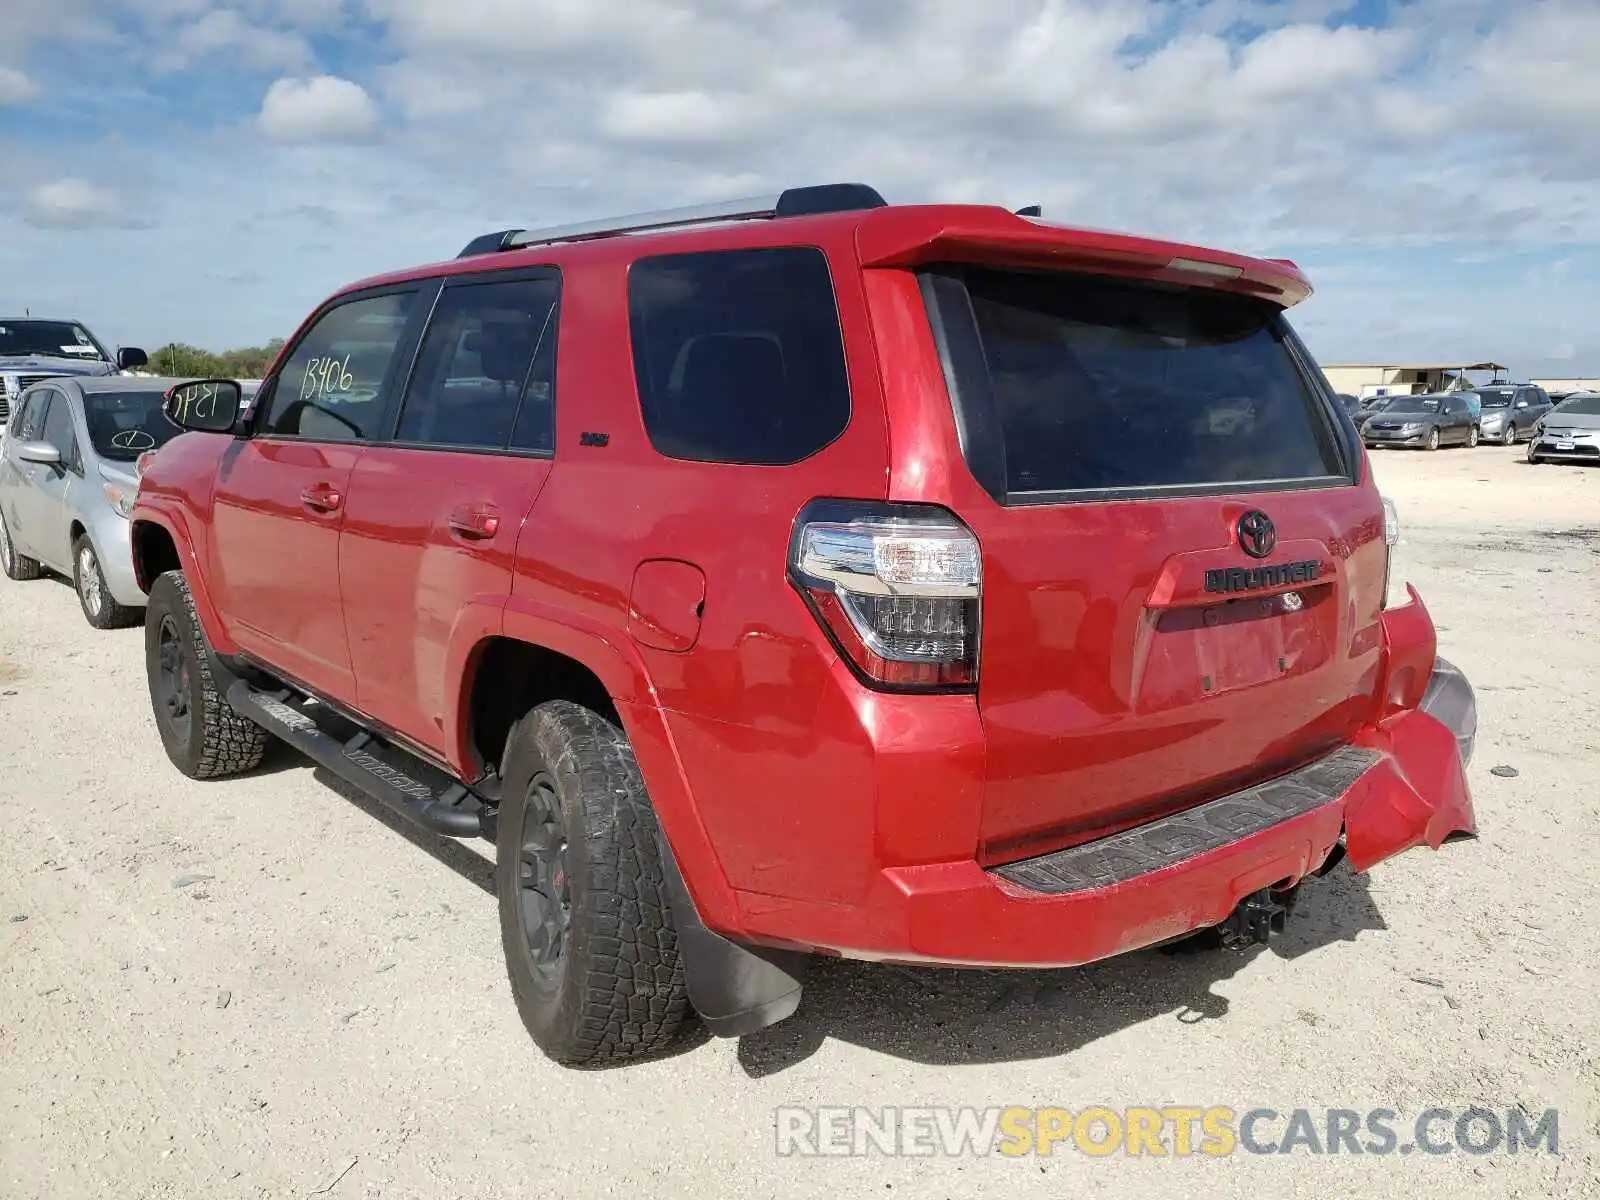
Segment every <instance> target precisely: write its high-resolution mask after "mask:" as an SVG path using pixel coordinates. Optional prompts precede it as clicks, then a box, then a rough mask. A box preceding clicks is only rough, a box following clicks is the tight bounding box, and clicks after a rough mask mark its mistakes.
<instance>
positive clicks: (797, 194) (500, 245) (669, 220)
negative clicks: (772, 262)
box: [456, 183, 888, 258]
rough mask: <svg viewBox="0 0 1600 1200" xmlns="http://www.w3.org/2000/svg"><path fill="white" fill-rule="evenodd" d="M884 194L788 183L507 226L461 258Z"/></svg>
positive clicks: (866, 201)
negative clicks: (769, 191) (678, 204)
mask: <svg viewBox="0 0 1600 1200" xmlns="http://www.w3.org/2000/svg"><path fill="white" fill-rule="evenodd" d="M887 205H888V201H886V200H885V199H884V198H883V197H882V196H880V195H879V194H878V193H877V191H876V190H875V189H873V188H870V187H868V186H867V185H866V184H864V183H823V184H816V185H814V186H811V187H795V188H788V189H787V190H785V191H782V192H779V193H778V194H777V195H776V196H761V197H752V198H749V199H745V200H728V201H723V202H722V203H718V204H699V205H693V206H691V207H688V208H668V209H663V210H661V211H660V212H650V213H639V214H637V215H635V216H631V217H611V218H608V219H606V220H603V221H584V222H580V223H578V224H576V225H556V226H552V227H551V228H549V229H502V230H500V231H498V232H496V233H486V234H483V235H482V236H480V237H475V238H473V239H472V240H471V241H470V242H468V243H467V244H466V247H465V248H464V249H463V250H462V251H461V253H460V254H458V255H456V257H457V258H471V257H474V256H476V255H479V254H494V253H497V252H499V251H502V250H520V249H522V248H523V247H525V246H548V245H552V244H554V243H556V242H585V241H591V240H593V239H595V238H604V237H614V236H616V235H618V234H623V233H644V232H646V231H651V230H663V229H681V228H685V227H688V226H692V225H711V224H719V223H722V222H726V221H757V220H764V219H770V218H775V217H810V216H816V215H818V214H821V213H835V212H859V211H861V210H863V209H869V208H885V207H887Z"/></svg>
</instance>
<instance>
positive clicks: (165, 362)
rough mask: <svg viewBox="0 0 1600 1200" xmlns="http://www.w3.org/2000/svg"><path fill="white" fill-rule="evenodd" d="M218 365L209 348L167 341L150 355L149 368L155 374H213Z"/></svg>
mask: <svg viewBox="0 0 1600 1200" xmlns="http://www.w3.org/2000/svg"><path fill="white" fill-rule="evenodd" d="M219 365H220V363H219V361H218V359H217V356H216V355H215V354H212V353H211V352H210V351H209V350H202V349H200V348H199V347H198V346H190V345H187V344H185V343H183V342H169V343H168V344H167V345H165V346H163V347H161V349H159V350H157V351H156V352H155V353H154V354H152V355H151V356H150V366H149V368H148V369H149V370H152V371H154V372H155V373H156V374H157V375H180V376H182V375H190V376H204V375H215V374H216V373H217V367H218V366H219Z"/></svg>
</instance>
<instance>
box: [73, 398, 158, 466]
mask: <svg viewBox="0 0 1600 1200" xmlns="http://www.w3.org/2000/svg"><path fill="white" fill-rule="evenodd" d="M165 402H166V395H165V394H164V393H162V392H157V391H148V392H145V391H140V392H121V391H118V392H85V393H84V396H83V423H84V424H85V425H87V426H88V427H89V444H90V445H91V446H93V447H94V452H95V453H96V454H98V455H99V456H100V457H101V458H103V459H106V460H108V461H110V462H124V463H131V462H136V461H137V460H138V458H139V456H140V455H141V454H144V453H145V452H146V451H149V450H155V449H158V448H160V447H162V446H165V445H166V444H167V443H168V442H170V441H171V440H172V439H173V438H175V437H177V436H178V434H179V433H181V432H182V431H181V430H180V429H179V428H178V427H177V426H176V425H174V424H173V423H172V422H171V421H169V420H168V419H167V414H166V409H165V407H164V405H165Z"/></svg>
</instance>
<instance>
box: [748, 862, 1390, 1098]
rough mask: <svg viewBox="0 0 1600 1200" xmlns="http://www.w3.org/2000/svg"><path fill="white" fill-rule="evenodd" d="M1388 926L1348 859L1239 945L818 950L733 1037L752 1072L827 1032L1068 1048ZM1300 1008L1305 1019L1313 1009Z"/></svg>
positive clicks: (982, 1048)
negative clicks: (1237, 948)
mask: <svg viewBox="0 0 1600 1200" xmlns="http://www.w3.org/2000/svg"><path fill="white" fill-rule="evenodd" d="M1386 928H1388V926H1387V925H1386V924H1385V923H1384V920H1383V916H1382V914H1381V913H1380V912H1379V911H1378V907H1377V905H1376V904H1375V903H1374V902H1373V899H1372V895H1371V892H1370V891H1369V889H1368V883H1367V877H1366V876H1365V875H1359V874H1356V873H1355V872H1353V871H1351V870H1350V869H1349V867H1348V865H1342V866H1340V867H1338V868H1336V869H1335V870H1334V871H1333V872H1332V873H1331V874H1329V875H1328V876H1327V878H1325V879H1320V880H1312V881H1310V882H1309V883H1308V884H1307V885H1306V886H1305V888H1304V889H1303V891H1302V893H1301V896H1300V900H1299V903H1298V904H1297V905H1296V907H1295V909H1294V912H1293V913H1292V914H1291V915H1290V917H1289V920H1288V924H1287V926H1286V928H1285V929H1284V931H1283V933H1281V934H1279V935H1278V936H1276V937H1275V938H1274V939H1273V941H1272V942H1271V944H1270V946H1269V947H1260V946H1258V947H1254V948H1252V949H1250V950H1246V951H1243V952H1230V951H1225V950H1220V949H1210V948H1198V947H1196V946H1195V945H1192V944H1180V945H1177V946H1170V947H1163V948H1159V949H1153V950H1144V951H1139V952H1137V953H1133V954H1128V955H1122V956H1119V957H1117V958H1113V959H1108V960H1106V961H1104V962H1100V963H1095V964H1091V965H1089V966H1086V967H1078V968H1075V969H1070V970H1061V971H979V970H948V969H935V968H921V967H916V968H913V967H901V966H890V965H883V964H870V963H857V962H846V961H844V960H840V959H818V960H816V961H815V962H814V963H813V964H812V967H811V970H810V973H809V974H808V976H807V979H806V989H805V998H804V999H803V1000H802V1002H801V1005H800V1010H799V1011H798V1012H797V1013H796V1014H795V1015H794V1016H793V1017H791V1018H789V1020H787V1021H784V1022H782V1023H780V1024H778V1025H774V1026H772V1027H771V1028H770V1029H764V1030H762V1031H760V1032H759V1033H755V1034H751V1035H749V1036H747V1037H745V1038H743V1039H741V1041H740V1043H739V1051H738V1057H739V1063H740V1065H741V1066H742V1067H743V1068H744V1070H745V1072H746V1074H748V1075H749V1076H751V1077H752V1078H761V1077H765V1076H769V1075H773V1074H776V1073H778V1072H780V1071H783V1070H786V1069H788V1068H789V1067H792V1066H794V1065H796V1064H797V1063H800V1062H803V1061H805V1060H806V1059H807V1058H810V1057H811V1056H812V1055H813V1054H815V1053H817V1051H818V1050H820V1049H821V1047H822V1044H823V1043H824V1042H825V1041H827V1040H828V1039H829V1038H833V1039H836V1040H838V1041H842V1042H848V1043H850V1044H852V1045H856V1046H861V1047H863V1048H866V1049H870V1050H876V1051H878V1052H880V1053H883V1054H890V1055H893V1056H895V1057H896V1058H903V1059H907V1060H909V1061H911V1062H917V1063H922V1064H925V1065H930V1066H964V1065H971V1064H980V1063H999V1062H1017V1061H1025V1060H1034V1059H1046V1058H1055V1057H1058V1056H1060V1055H1064V1054H1070V1053H1072V1052H1073V1051H1075V1050H1078V1049H1081V1048H1082V1047H1084V1046H1087V1045H1089V1044H1090V1043H1091V1042H1095V1041H1097V1040H1099V1039H1100V1038H1103V1037H1107V1036H1109V1035H1111V1034H1114V1033H1117V1032H1119V1031H1120V1030H1123V1029H1126V1028H1128V1027H1130V1026H1133V1025H1138V1024H1141V1023H1143V1022H1146V1021H1154V1020H1171V1021H1176V1022H1178V1023H1179V1024H1183V1025H1198V1024H1202V1023H1204V1022H1206V1021H1218V1020H1223V1019H1225V1018H1226V1017H1227V1015H1228V1000H1227V997H1225V996H1222V995H1219V994H1217V992H1216V991H1215V990H1214V988H1215V985H1217V984H1218V983H1221V982H1223V981H1225V980H1227V979H1229V978H1231V977H1232V976H1233V975H1235V974H1236V973H1237V972H1238V971H1240V970H1241V969H1242V968H1243V967H1245V966H1246V965H1247V964H1249V963H1250V962H1252V961H1254V960H1255V959H1256V958H1258V957H1259V956H1260V955H1261V954H1263V953H1266V954H1276V955H1277V956H1279V957H1280V958H1285V959H1295V958H1299V957H1300V956H1302V955H1304V954H1308V953H1311V952H1312V951H1314V950H1318V949H1321V948H1322V947H1324V946H1328V945H1330V944H1333V943H1335V942H1341V941H1354V940H1355V939H1356V938H1357V937H1358V936H1359V935H1360V934H1361V933H1364V932H1367V931H1369V930H1382V929H1386ZM1301 1019H1303V1020H1307V1021H1311V1022H1314V1021H1315V1020H1316V1015H1315V1014H1314V1013H1311V1014H1303V1015H1302V1017H1301Z"/></svg>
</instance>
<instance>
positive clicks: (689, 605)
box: [628, 558, 706, 654]
mask: <svg viewBox="0 0 1600 1200" xmlns="http://www.w3.org/2000/svg"><path fill="white" fill-rule="evenodd" d="M705 601H706V577H705V575H704V574H703V573H702V572H701V570H700V568H699V567H697V566H695V565H694V564H693V563H686V562H678V561H677V560H675V559H670V558H652V559H650V560H649V561H648V562H642V563H640V564H639V566H638V569H637V570H635V571H634V573H633V591H632V593H631V594H630V595H629V597H628V632H629V633H630V634H632V635H633V638H634V640H635V641H637V642H638V643H639V644H640V645H641V646H643V647H645V648H647V649H650V650H666V651H669V652H671V653H673V654H684V653H687V652H688V651H690V650H693V649H694V644H695V642H697V641H699V639H700V617H701V615H702V614H703V613H704V611H705Z"/></svg>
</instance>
